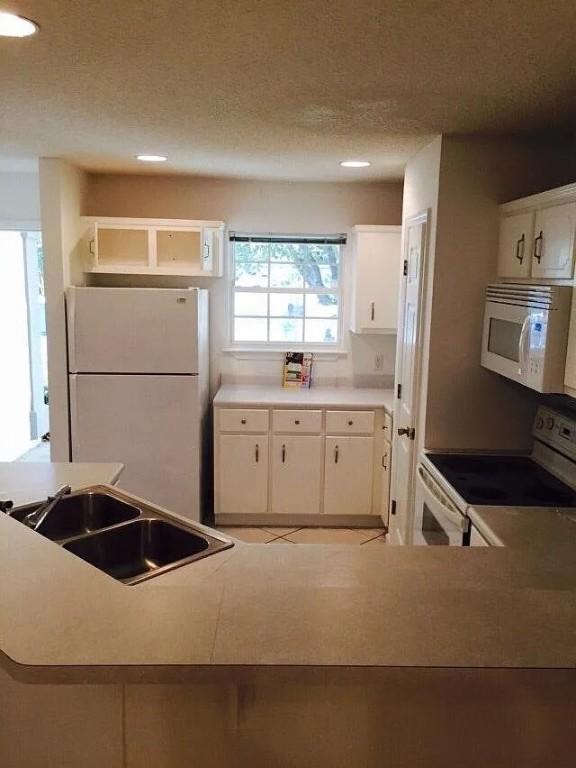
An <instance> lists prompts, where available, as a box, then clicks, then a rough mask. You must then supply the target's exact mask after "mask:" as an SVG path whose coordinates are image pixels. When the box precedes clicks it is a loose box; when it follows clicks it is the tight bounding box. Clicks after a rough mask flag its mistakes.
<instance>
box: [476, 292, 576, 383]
mask: <svg viewBox="0 0 576 768" xmlns="http://www.w3.org/2000/svg"><path fill="white" fill-rule="evenodd" d="M571 297H572V288H571V287H570V286H566V285H530V284H523V283H497V284H495V285H489V286H488V287H487V289H486V307H485V311H484V332H483V337H482V365H483V366H484V368H488V369H489V370H491V371H495V372H496V373H499V374H501V375H502V376H506V377H507V378H509V379H512V380H513V381H517V382H518V383H519V384H523V385H524V386H526V387H530V389H535V390H536V391H537V392H563V391H564V369H565V367H566V345H567V343H568V327H569V323H570V303H571Z"/></svg>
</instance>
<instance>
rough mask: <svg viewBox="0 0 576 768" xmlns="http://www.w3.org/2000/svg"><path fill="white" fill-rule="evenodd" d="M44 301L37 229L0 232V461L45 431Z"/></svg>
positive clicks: (24, 449)
mask: <svg viewBox="0 0 576 768" xmlns="http://www.w3.org/2000/svg"><path fill="white" fill-rule="evenodd" d="M45 304H46V301H45V294H44V258H43V252H42V237H41V234H40V232H37V231H21V230H0V355H1V357H0V360H1V361H2V369H1V371H0V377H1V378H0V461H15V460H17V459H19V458H21V457H22V456H23V455H24V454H26V453H27V452H28V451H31V450H32V449H35V448H36V447H37V446H40V445H42V437H43V436H45V435H47V433H48V431H49V425H48V366H47V352H46V310H45ZM44 453H46V454H47V446H46V450H45V451H42V450H40V449H39V451H38V456H37V457H36V458H34V459H33V460H43V459H45V458H46V459H47V455H46V456H44Z"/></svg>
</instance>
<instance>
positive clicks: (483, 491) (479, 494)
mask: <svg viewBox="0 0 576 768" xmlns="http://www.w3.org/2000/svg"><path fill="white" fill-rule="evenodd" d="M467 492H468V493H469V494H470V495H472V496H474V497H475V498H476V499H477V500H478V501H477V502H476V503H479V502H480V501H506V499H507V498H508V494H507V493H506V491H503V490H500V488H491V487H490V486H486V487H485V488H483V487H482V486H476V485H472V486H470V487H468V488H467Z"/></svg>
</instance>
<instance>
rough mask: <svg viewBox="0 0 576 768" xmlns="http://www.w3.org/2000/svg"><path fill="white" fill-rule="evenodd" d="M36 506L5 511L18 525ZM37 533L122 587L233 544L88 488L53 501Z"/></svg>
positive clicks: (125, 497)
mask: <svg viewBox="0 0 576 768" xmlns="http://www.w3.org/2000/svg"><path fill="white" fill-rule="evenodd" d="M38 507H39V503H36V504H28V505H27V506H25V507H20V508H18V509H15V510H13V511H11V513H10V516H11V517H13V518H14V519H15V520H19V521H20V522H22V521H23V520H24V518H25V517H26V515H28V514H30V512H34V511H35V510H36V509H38ZM37 533H39V534H41V535H42V536H45V537H46V538H48V539H52V541H55V542H56V543H57V544H59V545H60V546H61V547H63V548H64V549H67V550H68V551H69V552H72V553H73V554H74V555H77V556H78V557H80V558H81V559H82V560H84V561H85V562H86V563H89V564H90V565H92V566H94V567H95V568H99V569H100V570H101V571H104V573H107V574H108V575H109V576H112V577H113V578H115V579H118V581H121V582H123V583H124V584H138V583H139V582H141V581H144V580H146V579H150V578H152V577H153V576H159V575H160V574H162V573H165V572H166V571H171V570H172V569H174V568H180V567H181V566H183V565H187V564H188V563H191V562H194V561H195V560H200V559H201V558H204V557H208V556H209V555H215V554H216V553H217V552H221V551H222V550H224V549H228V548H229V547H233V546H234V544H233V542H231V541H230V540H229V539H226V538H225V537H224V536H222V535H221V534H220V533H218V531H211V530H210V529H206V528H205V527H203V526H198V525H197V524H195V523H193V522H191V521H188V520H183V519H181V518H177V517H176V518H175V517H173V516H172V515H171V514H170V513H169V512H167V511H165V510H162V509H159V508H158V507H156V506H154V505H153V504H151V503H150V502H146V501H142V500H141V499H138V500H136V499H133V497H132V496H131V495H130V494H129V493H127V492H126V491H121V490H120V489H119V488H110V487H109V486H106V485H92V486H90V487H89V488H84V489H82V490H79V491H75V492H74V493H72V494H71V495H70V496H65V497H64V498H63V499H61V500H60V501H58V503H57V504H56V505H55V506H54V508H53V509H52V510H51V511H50V512H49V514H48V517H47V518H46V520H45V521H44V522H43V523H42V525H41V526H40V527H39V529H38V530H37Z"/></svg>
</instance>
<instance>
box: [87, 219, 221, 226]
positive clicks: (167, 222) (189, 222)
mask: <svg viewBox="0 0 576 768" xmlns="http://www.w3.org/2000/svg"><path fill="white" fill-rule="evenodd" d="M81 222H82V223H83V224H104V225H105V226H106V227H109V228H122V227H126V226H133V227H139V228H142V229H147V228H148V227H168V228H171V229H172V228H175V227H184V228H185V229H190V228H193V227H197V228H198V229H202V227H224V226H225V223H224V222H223V221H208V220H204V219H154V218H148V217H132V218H122V217H120V216H82V218H81Z"/></svg>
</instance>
